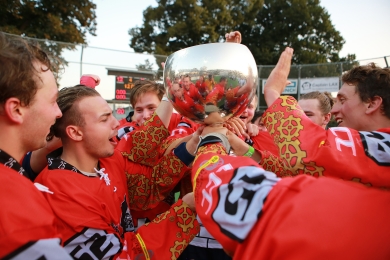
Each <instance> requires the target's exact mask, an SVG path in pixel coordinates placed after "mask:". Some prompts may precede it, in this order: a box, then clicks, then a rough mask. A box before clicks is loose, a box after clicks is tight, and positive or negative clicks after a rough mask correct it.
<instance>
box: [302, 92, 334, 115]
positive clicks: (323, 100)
mask: <svg viewBox="0 0 390 260" xmlns="http://www.w3.org/2000/svg"><path fill="white" fill-rule="evenodd" d="M300 99H317V100H318V102H319V103H320V105H319V108H320V111H321V113H322V114H323V115H326V114H328V113H330V111H331V110H332V107H333V104H334V100H333V97H332V95H331V94H330V93H329V92H327V91H325V92H319V91H313V92H309V93H306V94H304V95H302V96H301V97H300Z"/></svg>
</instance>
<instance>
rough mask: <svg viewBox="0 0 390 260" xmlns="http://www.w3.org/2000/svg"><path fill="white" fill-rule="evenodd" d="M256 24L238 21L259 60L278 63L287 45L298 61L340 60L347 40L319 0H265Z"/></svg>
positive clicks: (257, 60)
mask: <svg viewBox="0 0 390 260" xmlns="http://www.w3.org/2000/svg"><path fill="white" fill-rule="evenodd" d="M256 19H257V22H256V26H248V25H246V24H242V25H239V26H238V27H236V28H235V29H238V30H240V31H241V32H242V34H243V35H244V37H243V42H242V43H243V44H245V45H247V46H248V48H249V49H250V50H251V51H252V53H253V54H254V56H255V58H256V62H258V64H276V62H277V61H278V59H279V56H280V53H281V52H282V51H283V50H284V48H285V47H286V46H290V47H292V48H294V57H293V62H294V63H296V64H310V63H325V62H337V61H339V60H340V58H339V52H340V50H341V49H342V47H343V44H344V43H345V41H344V39H343V37H342V36H341V34H340V32H338V31H337V30H336V29H335V28H334V26H333V24H332V22H331V20H330V15H329V14H328V12H327V11H326V10H325V9H324V8H323V7H321V5H320V1H319V0H288V1H285V0H265V3H264V6H263V9H262V10H261V11H260V12H259V13H258V15H257V17H256Z"/></svg>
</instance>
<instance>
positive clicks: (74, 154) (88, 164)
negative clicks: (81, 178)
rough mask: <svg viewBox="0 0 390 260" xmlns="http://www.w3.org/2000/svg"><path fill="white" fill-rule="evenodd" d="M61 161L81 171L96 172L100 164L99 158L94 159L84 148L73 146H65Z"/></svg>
mask: <svg viewBox="0 0 390 260" xmlns="http://www.w3.org/2000/svg"><path fill="white" fill-rule="evenodd" d="M61 159H62V160H64V161H66V162H67V163H70V164H71V165H73V166H74V167H76V168H77V169H78V170H79V171H84V172H95V170H94V169H95V168H96V167H97V164H98V162H99V159H98V158H94V157H93V156H92V155H91V154H89V153H87V152H86V151H85V150H84V149H83V147H74V146H72V145H69V144H68V145H67V144H64V145H63V152H62V155H61Z"/></svg>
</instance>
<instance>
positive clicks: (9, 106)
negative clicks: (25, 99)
mask: <svg viewBox="0 0 390 260" xmlns="http://www.w3.org/2000/svg"><path fill="white" fill-rule="evenodd" d="M26 109H27V107H26V106H22V103H21V102H20V100H19V99H18V98H16V97H12V98H9V99H7V100H6V101H5V103H4V114H5V116H6V117H7V118H8V119H9V120H11V121H12V122H13V123H16V124H22V123H23V119H24V116H25V115H26Z"/></svg>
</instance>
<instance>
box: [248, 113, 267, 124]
mask: <svg viewBox="0 0 390 260" xmlns="http://www.w3.org/2000/svg"><path fill="white" fill-rule="evenodd" d="M264 112H265V111H264V110H256V111H255V113H254V115H253V118H252V120H251V123H252V124H254V123H255V121H256V119H258V118H259V117H260V118H261V117H263V114H264Z"/></svg>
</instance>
